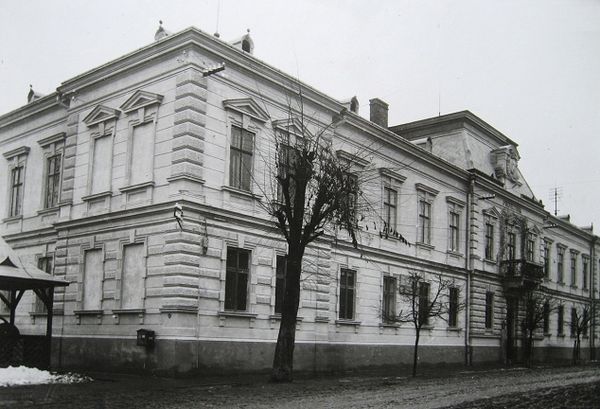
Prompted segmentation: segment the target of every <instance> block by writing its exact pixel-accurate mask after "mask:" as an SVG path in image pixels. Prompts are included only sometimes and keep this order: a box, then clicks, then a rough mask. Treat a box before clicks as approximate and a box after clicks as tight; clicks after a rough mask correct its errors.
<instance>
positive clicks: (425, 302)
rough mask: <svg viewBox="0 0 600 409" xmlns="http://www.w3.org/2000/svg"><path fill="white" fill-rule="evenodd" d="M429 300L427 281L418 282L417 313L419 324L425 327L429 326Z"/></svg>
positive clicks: (429, 291)
mask: <svg viewBox="0 0 600 409" xmlns="http://www.w3.org/2000/svg"><path fill="white" fill-rule="evenodd" d="M430 299H431V284H430V283H429V282H427V281H419V297H418V306H417V308H418V311H419V324H420V325H424V326H427V325H429V324H430V318H431V317H430V316H429V312H430V308H429V300H430Z"/></svg>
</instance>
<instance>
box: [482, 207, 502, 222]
mask: <svg viewBox="0 0 600 409" xmlns="http://www.w3.org/2000/svg"><path fill="white" fill-rule="evenodd" d="M482 213H483V214H484V215H485V216H489V217H493V218H494V219H499V218H500V212H499V211H498V210H497V209H496V208H495V207H490V208H489V209H483V210H482Z"/></svg>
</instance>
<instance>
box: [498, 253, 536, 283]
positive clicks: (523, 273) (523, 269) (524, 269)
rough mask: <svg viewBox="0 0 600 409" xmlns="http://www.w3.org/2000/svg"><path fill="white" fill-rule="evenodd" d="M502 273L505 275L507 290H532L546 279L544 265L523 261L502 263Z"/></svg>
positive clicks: (505, 261)
mask: <svg viewBox="0 0 600 409" xmlns="http://www.w3.org/2000/svg"><path fill="white" fill-rule="evenodd" d="M500 271H501V272H502V274H503V275H504V284H505V286H506V287H507V289H527V288H532V287H535V286H536V285H538V284H539V283H541V281H542V279H543V278H544V265H543V264H540V263H534V262H533V261H527V260H523V259H518V260H504V261H502V262H500Z"/></svg>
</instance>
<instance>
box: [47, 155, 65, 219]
mask: <svg viewBox="0 0 600 409" xmlns="http://www.w3.org/2000/svg"><path fill="white" fill-rule="evenodd" d="M61 158H62V155H61V154H60V153H58V154H56V155H52V156H50V157H48V158H47V159H46V187H45V193H46V197H45V199H44V207H45V208H49V207H55V206H57V205H58V200H59V194H60V169H61Z"/></svg>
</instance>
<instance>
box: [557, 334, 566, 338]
mask: <svg viewBox="0 0 600 409" xmlns="http://www.w3.org/2000/svg"><path fill="white" fill-rule="evenodd" d="M556 337H557V338H564V337H565V334H558V335H557V336H556Z"/></svg>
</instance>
